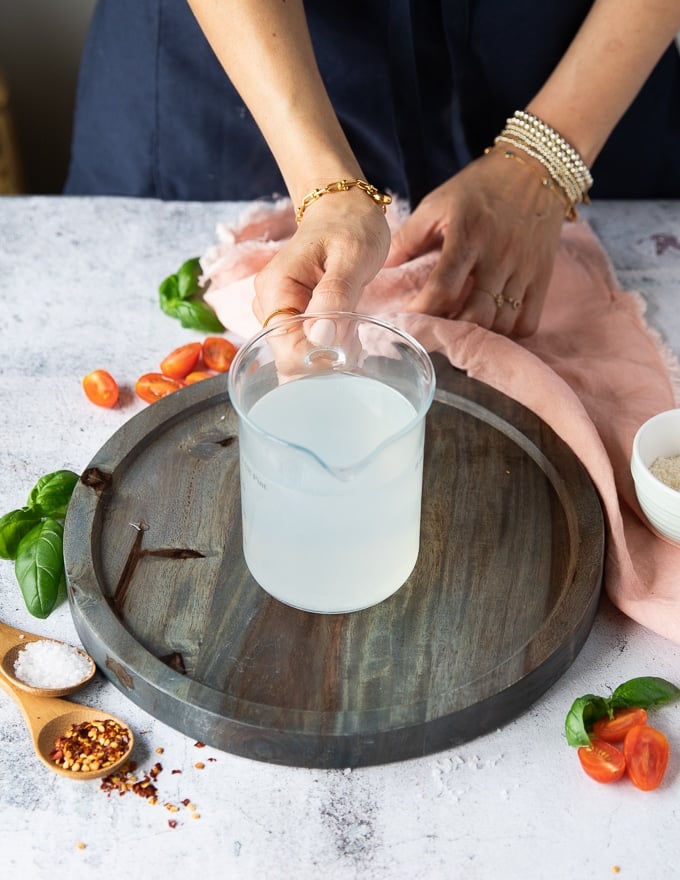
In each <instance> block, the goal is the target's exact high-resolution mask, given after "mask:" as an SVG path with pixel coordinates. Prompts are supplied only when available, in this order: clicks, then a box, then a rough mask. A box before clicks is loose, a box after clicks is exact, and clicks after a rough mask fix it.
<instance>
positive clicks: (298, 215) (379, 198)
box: [295, 178, 392, 226]
mask: <svg viewBox="0 0 680 880" xmlns="http://www.w3.org/2000/svg"><path fill="white" fill-rule="evenodd" d="M354 186H355V187H357V189H360V190H361V191H362V192H365V193H366V195H367V196H368V197H369V198H370V199H372V200H373V201H374V202H375V203H376V205H377V206H378V207H379V208H381V209H382V212H383V214H384V213H385V211H386V210H387V206H388V205H389V204H390V202H391V201H392V196H388V195H387V194H386V193H383V192H380V190H379V189H377V188H376V187H375V186H372V184H370V183H367V182H366V181H365V180H360V179H358V178H355V179H353V180H344V179H343V180H336V181H334V182H333V183H329V184H327V185H326V186H324V187H321V188H320V189H313V190H312V191H311V192H310V193H309V194H308V195H306V196H305V197H304V199H303V200H302V202H301V203H300V206H299V207H298V209H297V210H296V212H295V222H296V223H297V224H298V226H299V225H300V222H301V220H302V218H303V216H304V213H305V211H306V210H307V208H308V207H309V206H310V205H311V204H312V203H313V202H316V201H317V200H318V199H320V198H321V196H325V195H328V193H339V192H347V190H349V189H352V187H354Z"/></svg>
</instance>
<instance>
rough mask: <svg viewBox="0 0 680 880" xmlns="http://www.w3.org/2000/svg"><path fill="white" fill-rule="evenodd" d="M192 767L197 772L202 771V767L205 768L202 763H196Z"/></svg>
mask: <svg viewBox="0 0 680 880" xmlns="http://www.w3.org/2000/svg"><path fill="white" fill-rule="evenodd" d="M194 767H195V768H196V769H197V770H203V769H204V767H205V764H204V763H203V761H197V762H196V763H195V764H194Z"/></svg>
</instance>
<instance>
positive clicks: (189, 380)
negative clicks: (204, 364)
mask: <svg viewBox="0 0 680 880" xmlns="http://www.w3.org/2000/svg"><path fill="white" fill-rule="evenodd" d="M214 378H215V373H211V372H210V370H194V371H193V372H192V373H189V375H188V376H185V377H184V381H185V382H186V384H187V385H193V384H195V383H196V382H202V381H203V379H214Z"/></svg>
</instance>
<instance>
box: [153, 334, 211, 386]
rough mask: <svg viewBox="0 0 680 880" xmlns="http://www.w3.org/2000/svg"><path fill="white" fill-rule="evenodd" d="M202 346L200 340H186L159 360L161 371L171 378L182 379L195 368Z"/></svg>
mask: <svg viewBox="0 0 680 880" xmlns="http://www.w3.org/2000/svg"><path fill="white" fill-rule="evenodd" d="M202 350H203V346H202V345H201V343H200V342H187V344H186V345H180V347H179V348H176V349H175V350H174V351H171V352H170V354H169V355H167V357H164V358H163V360H162V361H161V373H163V374H164V375H165V376H170V378H171V379H183V378H184V377H185V376H187V375H188V374H189V373H191V372H192V371H193V370H195V369H196V365H197V364H198V361H199V358H200V357H201V352H202Z"/></svg>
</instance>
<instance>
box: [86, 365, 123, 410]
mask: <svg viewBox="0 0 680 880" xmlns="http://www.w3.org/2000/svg"><path fill="white" fill-rule="evenodd" d="M83 391H84V392H85V394H86V395H87V398H88V400H90V401H92V403H96V404H97V406H106V407H109V408H110V407H112V406H115V405H116V403H118V383H117V382H116V380H115V379H114V378H113V376H112V375H111V373H107V371H106V370H93V371H92V372H91V373H88V374H87V376H85V378H84V379H83Z"/></svg>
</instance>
